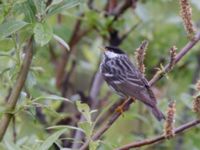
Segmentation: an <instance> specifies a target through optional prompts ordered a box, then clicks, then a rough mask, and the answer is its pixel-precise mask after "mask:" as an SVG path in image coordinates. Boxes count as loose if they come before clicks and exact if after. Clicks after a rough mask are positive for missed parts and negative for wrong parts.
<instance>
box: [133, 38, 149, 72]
mask: <svg viewBox="0 0 200 150" xmlns="http://www.w3.org/2000/svg"><path fill="white" fill-rule="evenodd" d="M147 46H148V41H146V40H145V41H143V42H142V44H141V45H140V46H139V48H137V49H136V52H135V57H136V60H137V66H138V68H139V70H140V72H141V73H142V74H144V73H145V65H144V57H145V54H146V49H147Z"/></svg>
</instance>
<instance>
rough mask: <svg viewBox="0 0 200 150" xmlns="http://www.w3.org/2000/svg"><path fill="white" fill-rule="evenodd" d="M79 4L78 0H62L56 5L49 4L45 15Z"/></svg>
mask: <svg viewBox="0 0 200 150" xmlns="http://www.w3.org/2000/svg"><path fill="white" fill-rule="evenodd" d="M79 4H80V0H63V2H61V3H58V4H57V5H51V7H49V9H48V13H47V16H52V15H55V14H57V13H60V12H62V11H64V10H67V9H69V8H72V7H74V6H77V5H79Z"/></svg>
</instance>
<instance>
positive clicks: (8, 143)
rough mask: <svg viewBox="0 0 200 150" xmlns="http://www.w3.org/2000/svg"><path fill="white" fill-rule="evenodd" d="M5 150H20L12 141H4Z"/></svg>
mask: <svg viewBox="0 0 200 150" xmlns="http://www.w3.org/2000/svg"><path fill="white" fill-rule="evenodd" d="M5 145H6V149H7V150H21V149H20V148H19V147H18V146H17V145H15V144H14V143H13V142H12V141H10V140H9V141H5Z"/></svg>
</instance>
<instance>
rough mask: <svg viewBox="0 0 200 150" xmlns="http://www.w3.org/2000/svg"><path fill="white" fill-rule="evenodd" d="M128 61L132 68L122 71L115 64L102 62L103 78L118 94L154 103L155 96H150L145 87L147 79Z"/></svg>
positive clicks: (146, 102) (148, 103)
mask: <svg viewBox="0 0 200 150" xmlns="http://www.w3.org/2000/svg"><path fill="white" fill-rule="evenodd" d="M128 63H130V64H129V65H130V66H131V68H133V69H129V70H124V71H122V70H120V68H121V67H120V66H118V65H117V64H115V65H114V66H112V65H110V64H104V66H103V67H102V68H103V69H104V70H102V73H103V76H104V79H105V80H106V81H107V82H108V84H109V85H110V86H111V87H112V88H113V89H114V90H116V91H117V92H118V93H119V94H120V93H122V94H123V95H126V96H132V97H135V98H136V99H139V100H141V101H142V102H143V103H145V104H147V105H151V106H152V105H155V104H156V100H155V98H153V97H151V95H150V94H149V92H148V89H147V86H148V81H147V80H146V79H145V78H144V77H143V76H142V75H141V73H140V72H139V71H138V70H137V69H136V68H135V67H134V66H133V65H132V63H131V62H128ZM122 94H120V95H122ZM153 96H154V95H153Z"/></svg>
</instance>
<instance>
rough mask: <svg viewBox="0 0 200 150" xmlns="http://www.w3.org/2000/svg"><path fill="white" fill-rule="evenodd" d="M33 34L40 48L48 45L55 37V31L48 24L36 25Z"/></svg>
mask: <svg viewBox="0 0 200 150" xmlns="http://www.w3.org/2000/svg"><path fill="white" fill-rule="evenodd" d="M33 32H34V38H35V41H36V43H37V44H39V45H40V46H44V45H45V44H47V43H48V42H49V41H50V40H51V38H52V36H53V30H52V28H51V27H50V26H49V25H48V24H47V23H36V25H35V27H34V29H33Z"/></svg>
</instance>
